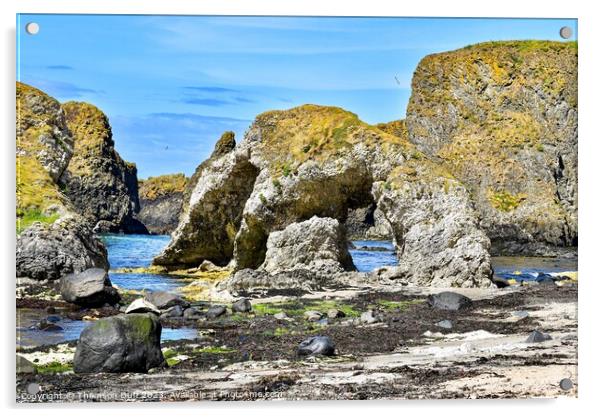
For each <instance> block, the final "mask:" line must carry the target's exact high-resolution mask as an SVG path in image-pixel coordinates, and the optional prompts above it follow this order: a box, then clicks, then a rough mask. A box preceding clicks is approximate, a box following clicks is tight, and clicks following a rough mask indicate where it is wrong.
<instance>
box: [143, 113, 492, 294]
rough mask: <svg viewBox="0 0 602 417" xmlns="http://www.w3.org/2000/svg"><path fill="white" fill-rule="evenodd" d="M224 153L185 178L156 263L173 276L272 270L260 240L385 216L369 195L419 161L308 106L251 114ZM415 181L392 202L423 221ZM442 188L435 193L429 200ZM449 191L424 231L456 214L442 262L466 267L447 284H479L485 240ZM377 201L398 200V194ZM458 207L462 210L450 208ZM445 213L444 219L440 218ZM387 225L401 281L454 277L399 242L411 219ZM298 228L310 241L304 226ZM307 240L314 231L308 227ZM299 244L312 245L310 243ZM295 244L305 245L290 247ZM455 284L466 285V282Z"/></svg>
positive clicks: (485, 273) (466, 207) (423, 175)
mask: <svg viewBox="0 0 602 417" xmlns="http://www.w3.org/2000/svg"><path fill="white" fill-rule="evenodd" d="M231 148H232V147H231V146H230V147H228V151H226V152H223V153H214V155H212V157H211V158H210V159H209V160H208V161H205V162H204V163H203V164H202V165H201V166H200V167H199V169H198V170H197V173H196V174H195V176H194V177H193V179H191V181H190V183H189V189H190V190H191V191H190V197H189V198H187V199H186V200H187V201H186V200H185V210H184V213H183V216H182V218H181V219H180V224H179V226H178V228H177V229H176V231H175V232H174V234H173V236H172V241H171V242H170V244H169V245H168V247H167V248H166V250H165V251H164V252H163V253H162V254H161V255H160V256H158V257H157V258H155V260H154V263H155V264H158V265H164V266H167V267H172V268H180V267H182V266H198V265H199V264H200V263H201V262H202V261H204V260H210V261H212V262H214V263H220V264H226V263H230V264H231V265H232V266H233V267H234V268H235V269H237V270H242V269H245V268H253V269H255V268H258V267H260V266H261V265H262V264H264V265H271V261H272V260H271V259H266V251H268V250H269V247H268V246H269V245H268V240H269V237H270V236H276V235H273V233H275V232H278V231H281V230H284V229H286V228H287V226H289V225H292V224H294V223H300V222H303V221H305V220H308V219H310V218H312V217H313V216H318V217H323V218H332V219H336V220H338V221H339V222H341V223H343V222H345V221H346V220H347V217H348V215H349V212H350V210H355V209H357V208H361V207H367V206H370V205H376V206H377V208H379V209H381V211H382V212H383V213H385V215H386V212H387V210H388V211H389V212H390V211H391V210H389V206H388V205H387V204H385V203H384V201H385V198H384V197H383V194H381V193H373V187H374V185H375V184H376V183H382V184H384V185H383V186H382V187H384V188H390V189H391V190H394V191H397V186H395V187H389V185H388V184H389V177H390V175H398V174H397V168H398V167H406V166H407V169H409V170H411V169H413V170H415V168H413V166H414V165H416V164H417V162H416V161H418V160H421V159H423V158H425V156H424V155H423V154H422V153H421V152H419V151H418V150H417V149H416V147H415V146H414V145H412V144H411V143H410V142H409V140H408V139H407V137H405V138H404V137H400V136H395V135H393V134H390V133H388V132H386V131H385V130H382V129H379V128H377V127H374V126H370V125H368V124H366V123H364V122H362V121H361V120H359V119H358V118H357V116H356V115H354V114H353V113H350V112H347V111H344V110H342V109H339V108H335V107H322V106H315V105H304V106H301V107H297V108H293V109H291V110H287V111H272V112H267V113H264V114H261V115H259V116H258V117H257V118H256V120H255V122H254V123H253V125H252V126H251V127H250V129H249V130H248V132H247V134H246V135H245V137H244V139H243V141H242V142H241V143H240V144H238V145H236V146H235V147H233V148H232V149H231ZM230 149H231V150H230ZM436 168H437V167H436V165H434V164H432V165H431V164H423V165H422V166H421V168H420V171H419V172H418V171H415V173H414V174H415V176H416V177H417V178H419V179H420V180H424V181H434V182H436V183H438V182H439V181H444V180H445V178H446V177H447V176H449V175H450V174H449V173H447V172H446V171H445V172H444V171H442V170H438V169H436ZM442 176H444V178H440V177H442ZM420 180H419V181H416V182H408V184H409V185H408V187H409V188H408V192H407V193H404V194H400V197H399V198H403V199H410V200H409V201H404V202H403V204H404V206H405V208H406V209H407V210H413V212H415V213H419V214H420V215H421V216H422V217H428V216H429V215H430V214H432V213H433V212H434V209H433V208H432V207H431V205H432V203H431V202H428V201H427V202H426V203H424V202H423V200H424V197H423V193H422V191H421V190H420V189H417V188H416V187H417V185H416V184H421V181H420ZM391 182H392V180H391ZM399 189H400V190H401V189H403V187H400V188H399ZM447 190H448V188H447V187H445V186H442V187H439V188H436V191H433V193H437V192H447ZM449 190H452V191H451V192H452V194H453V195H454V196H456V194H457V196H456V197H455V198H451V197H450V198H448V199H446V198H441V199H438V200H437V204H438V205H439V207H440V208H437V209H436V210H438V211H439V212H440V213H441V215H439V216H436V217H434V218H433V219H432V221H431V223H430V224H429V227H433V228H434V229H435V230H444V229H445V227H446V224H447V223H453V222H454V221H456V220H455V219H452V217H453V216H454V215H456V216H457V217H458V218H459V219H460V220H457V222H458V225H457V226H455V227H456V229H454V230H455V232H453V233H449V234H444V235H443V236H441V237H440V239H441V245H442V246H445V247H446V248H448V249H449V253H448V254H447V255H446V256H447V259H449V257H453V256H455V257H457V258H458V259H466V260H470V262H467V266H465V271H464V272H463V273H462V274H461V275H460V276H459V277H458V278H457V281H456V282H454V285H484V286H488V285H490V281H489V277H490V275H491V269H490V266H489V255H488V253H487V249H488V248H489V240H488V239H487V237H486V236H484V235H483V234H482V232H480V230H478V229H477V228H476V226H475V225H476V224H477V219H476V215H475V212H474V210H473V209H472V206H471V203H470V201H468V200H467V195H468V193H467V192H466V191H465V190H463V186H462V185H461V184H460V183H459V182H455V183H454V186H453V187H449ZM456 190H458V191H457V192H456ZM386 195H387V196H388V198H390V199H395V198H397V194H393V193H391V194H389V193H386ZM381 201H383V203H381ZM458 201H459V202H461V203H462V204H458V205H454V204H455V203H456V202H458ZM381 204H382V207H381V206H380V205H381ZM446 211H447V212H448V215H445V214H443V212H446ZM389 215H390V216H391V217H393V216H392V215H391V214H389ZM389 221H390V222H391V225H392V226H393V227H392V229H393V232H394V237H395V242H396V245H397V251H398V256H399V257H400V260H403V262H404V264H405V265H406V266H407V268H408V270H407V273H406V274H405V275H404V277H405V278H408V279H409V280H412V279H416V280H418V278H417V277H421V278H420V282H421V283H424V284H426V285H428V284H429V283H430V281H431V280H434V279H437V277H438V276H448V275H450V274H451V273H455V272H457V268H456V267H455V266H453V271H452V270H451V269H449V268H452V267H451V266H449V265H447V264H446V262H445V260H444V259H441V260H439V261H433V262H430V263H428V264H424V262H423V261H424V259H423V258H422V257H421V256H418V255H415V254H416V253H423V254H424V256H427V254H426V253H425V247H426V246H428V245H424V242H422V241H420V239H412V240H408V239H406V236H405V227H406V226H407V227H410V226H412V225H415V224H416V223H418V221H409V222H408V223H404V224H400V225H399V226H397V227H395V225H394V223H393V222H395V221H397V220H396V219H389ZM464 225H468V226H470V227H467V228H466V229H465V230H464V232H463V233H464V237H465V238H466V239H465V240H462V241H460V240H458V234H459V233H460V232H459V230H460V228H461V227H462V226H464ZM425 227H426V226H425ZM307 230H308V234H309V233H310V232H309V231H310V228H308V229H307ZM311 230H313V229H311ZM312 233H318V231H317V229H316V230H314V231H313V232H312ZM434 233H435V232H433V234H434ZM274 239H276V238H275V237H274ZM307 239H308V241H309V242H311V241H316V239H315V237H314V236H310V235H308V236H307ZM276 240H278V239H276ZM317 241H319V239H318V240H317ZM296 245H299V247H303V245H304V244H302V243H300V242H298V241H296ZM415 245H419V246H422V248H420V247H415ZM273 246H278V245H276V244H273ZM273 252H274V253H276V252H278V253H281V252H282V250H278V251H276V250H273ZM463 279H470V284H464V282H463V281H462V280H463Z"/></svg>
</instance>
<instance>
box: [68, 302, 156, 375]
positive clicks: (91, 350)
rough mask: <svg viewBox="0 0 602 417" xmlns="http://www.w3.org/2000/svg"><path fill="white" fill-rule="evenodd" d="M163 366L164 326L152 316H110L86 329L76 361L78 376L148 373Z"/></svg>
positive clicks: (79, 343)
mask: <svg viewBox="0 0 602 417" xmlns="http://www.w3.org/2000/svg"><path fill="white" fill-rule="evenodd" d="M164 365H165V359H164V357H163V353H162V352H161V323H160V322H159V320H158V319H157V318H156V317H155V316H154V315H153V314H151V313H147V314H127V315H118V316H113V317H107V318H103V319H100V320H98V321H97V322H95V323H94V324H92V325H90V326H88V327H86V328H85V329H84V331H83V332H82V333H81V335H80V337H79V341H78V342H77V349H76V351H75V357H74V360H73V370H74V371H75V372H76V373H96V372H147V371H148V370H149V369H152V368H157V367H160V366H164Z"/></svg>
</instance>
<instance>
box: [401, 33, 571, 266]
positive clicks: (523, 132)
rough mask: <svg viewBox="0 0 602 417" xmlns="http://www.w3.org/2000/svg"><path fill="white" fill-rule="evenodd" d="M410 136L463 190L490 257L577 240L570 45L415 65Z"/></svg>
mask: <svg viewBox="0 0 602 417" xmlns="http://www.w3.org/2000/svg"><path fill="white" fill-rule="evenodd" d="M406 124H407V131H408V134H409V138H410V140H411V141H412V142H413V143H415V144H416V145H417V146H418V148H419V149H420V150H421V151H423V152H424V153H425V154H427V155H428V156H430V157H432V158H436V159H437V160H439V161H441V163H442V164H444V165H445V166H446V167H447V168H448V169H449V170H450V172H451V173H452V174H453V175H454V176H455V177H456V178H458V179H459V180H460V181H462V183H463V184H465V185H466V186H467V187H468V189H469V190H470V192H471V194H472V196H473V200H474V202H475V205H476V209H477V211H478V213H479V215H480V218H481V226H482V227H483V228H484V229H485V231H486V233H487V235H488V236H489V237H490V238H491V240H492V245H493V248H494V250H495V252H496V253H508V254H514V253H522V254H528V255H552V254H554V253H556V250H555V248H556V247H564V246H573V245H576V244H577V44H576V43H575V42H547V41H517V42H489V43H483V44H478V45H473V46H469V47H466V48H463V49H459V50H456V51H452V52H445V53H440V54H434V55H429V56H427V57H425V58H424V59H422V61H421V62H420V64H419V65H418V68H417V69H416V72H415V73H414V78H413V81H412V96H411V98H410V103H409V105H408V109H407V117H406Z"/></svg>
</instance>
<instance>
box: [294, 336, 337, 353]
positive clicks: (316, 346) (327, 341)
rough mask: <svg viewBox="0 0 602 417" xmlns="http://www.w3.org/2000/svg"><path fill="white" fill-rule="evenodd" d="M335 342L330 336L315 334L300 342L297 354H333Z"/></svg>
mask: <svg viewBox="0 0 602 417" xmlns="http://www.w3.org/2000/svg"><path fill="white" fill-rule="evenodd" d="M334 350H335V346H334V342H333V341H332V339H331V338H330V337H328V336H313V337H310V338H309V339H305V340H304V341H303V342H301V343H300V344H299V347H298V348H297V355H299V356H315V355H324V356H333V355H334Z"/></svg>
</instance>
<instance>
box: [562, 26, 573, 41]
mask: <svg viewBox="0 0 602 417" xmlns="http://www.w3.org/2000/svg"><path fill="white" fill-rule="evenodd" d="M571 36H573V29H571V28H570V27H568V26H563V27H561V28H560V37H561V38H562V39H569V38H570V37H571Z"/></svg>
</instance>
